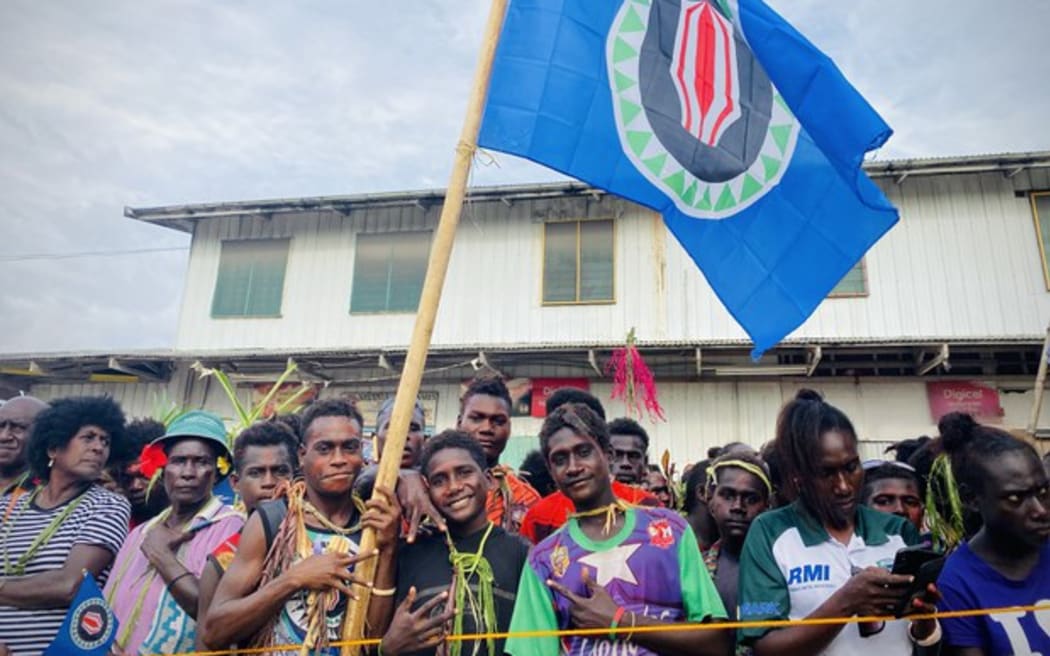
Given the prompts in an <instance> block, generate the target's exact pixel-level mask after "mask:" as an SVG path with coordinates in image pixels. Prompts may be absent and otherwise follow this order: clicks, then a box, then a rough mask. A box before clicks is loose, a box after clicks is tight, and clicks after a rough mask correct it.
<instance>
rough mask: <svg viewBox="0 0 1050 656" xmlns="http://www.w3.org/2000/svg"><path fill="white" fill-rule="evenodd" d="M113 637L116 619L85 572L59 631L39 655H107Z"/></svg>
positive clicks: (91, 577) (115, 630)
mask: <svg viewBox="0 0 1050 656" xmlns="http://www.w3.org/2000/svg"><path fill="white" fill-rule="evenodd" d="M116 635H117V618H116V617H114V616H113V611H112V609H110V607H109V604H107V603H106V599H105V597H103V596H102V590H100V589H99V587H98V583H96V582H95V577H93V576H91V574H90V573H89V572H87V571H85V572H84V580H83V581H81V582H80V589H79V590H77V596H76V597H75V598H74V599H73V603H72V604H71V605H70V606H69V612H68V613H66V619H65V621H63V622H62V628H60V629H59V630H58V635H57V636H55V640H54V642H52V643H51V644H50V645H48V648H47V649H46V650H45V651H44V653H43V654H42V656H69V655H70V654H83V655H94V656H106V654H108V653H109V650H110V647H112V646H113V640H114V639H115V638H116Z"/></svg>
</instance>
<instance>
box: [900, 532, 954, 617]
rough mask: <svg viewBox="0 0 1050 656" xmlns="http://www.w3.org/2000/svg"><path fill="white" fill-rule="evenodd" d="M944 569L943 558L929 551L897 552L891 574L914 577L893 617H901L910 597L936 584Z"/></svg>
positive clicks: (908, 550) (907, 550) (915, 549)
mask: <svg viewBox="0 0 1050 656" xmlns="http://www.w3.org/2000/svg"><path fill="white" fill-rule="evenodd" d="M943 568H944V556H943V555H941V554H939V553H937V552H936V551H930V550H929V549H917V548H908V549H901V550H900V551H898V552H897V557H896V558H895V559H894V561H893V573H894V574H903V575H906V576H914V577H915V578H914V580H912V582H911V585H910V586H909V587H908V593H907V594H905V595H904V597H902V598H901V601H900V603H899V604H897V607H896V608H894V613H893V614H894V615H895V616H897V617H901V616H902V615H904V612H905V611H906V610H907V609H908V602H910V601H911V599H912V597H914V596H916V595H918V594H922V593H923V592H925V591H926V587H927V586H928V585H929V584H931V583H936V582H937V578H938V577H940V575H941V569H943Z"/></svg>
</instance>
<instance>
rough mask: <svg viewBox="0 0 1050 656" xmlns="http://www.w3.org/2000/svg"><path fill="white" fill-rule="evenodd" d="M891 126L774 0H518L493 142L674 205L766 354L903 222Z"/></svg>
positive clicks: (684, 237)
mask: <svg viewBox="0 0 1050 656" xmlns="http://www.w3.org/2000/svg"><path fill="white" fill-rule="evenodd" d="M891 132H892V131H891V130H890V128H889V127H888V126H887V125H886V123H885V122H884V121H883V120H882V118H881V117H879V115H878V114H877V113H876V112H875V110H874V109H872V107H871V106H870V105H869V104H868V103H867V101H865V100H864V98H863V97H862V96H861V95H860V94H859V93H858V92H857V91H856V90H855V89H854V88H853V87H852V86H850V84H849V82H847V81H846V79H845V78H844V77H843V76H842V74H841V73H840V72H839V70H838V69H837V68H836V67H835V65H834V64H833V63H832V62H831V60H830V59H828V58H827V57H826V56H825V55H824V54H823V53H821V52H820V51H819V50H818V49H817V48H816V47H815V46H813V45H812V44H811V43H809V41H807V40H806V38H805V37H803V36H802V35H801V34H799V33H798V32H797V31H796V30H795V29H794V28H793V27H791V26H790V25H789V24H788V23H787V22H785V21H784V20H783V19H782V18H781V17H780V16H779V15H777V14H776V13H775V12H773V11H772V10H771V9H770V8H769V7H767V6H766V5H765V4H764V3H763V2H761V0H620V1H614V0H601V1H597V0H595V1H590V0H586V1H585V0H511V3H510V7H509V9H508V14H507V17H506V20H505V22H504V27H503V32H502V34H501V37H500V43H499V46H498V49H497V52H496V60H495V63H494V67H493V73H492V80H491V83H490V91H489V97H488V103H487V106H486V111H485V116H484V120H483V123H482V129H481V133H480V137H479V145H481V146H482V147H485V148H491V149H495V150H501V151H504V152H508V153H512V154H515V155H519V156H521V157H525V158H527V159H531V160H533V161H535V162H538V163H540V164H543V165H545V166H548V167H551V168H553V169H556V170H558V171H561V172H562V173H565V174H567V175H571V176H573V177H575V178H579V179H580V180H583V181H585V182H587V183H589V184H591V185H594V186H596V187H600V188H602V189H605V190H607V191H609V192H611V193H613V194H616V195H618V196H622V197H624V198H627V199H629V200H632V201H634V202H636V203H639V204H641V205H645V206H647V207H650V208H653V209H655V210H658V211H659V212H661V213H662V215H663V217H664V221H665V223H666V224H667V226H668V228H670V230H671V232H672V233H673V234H674V235H675V236H676V237H677V238H678V241H679V242H680V243H681V244H682V246H683V247H684V248H685V250H686V251H687V252H688V253H689V255H690V257H691V258H692V259H693V260H694V262H696V264H697V265H698V266H699V268H700V269H701V271H702V272H703V274H704V276H705V277H706V279H707V281H708V283H709V284H710V285H711V287H712V289H713V290H714V292H715V294H716V295H717V296H718V298H719V299H720V300H721V301H722V303H723V304H724V305H725V307H726V308H727V309H728V310H729V312H730V314H732V315H733V317H734V318H736V320H737V321H738V322H739V323H740V325H741V326H742V327H743V328H744V330H745V331H746V332H747V334H748V335H749V336H750V337H751V339H752V341H753V342H754V351H753V355H754V356H755V357H757V356H758V355H760V354H761V353H762V352H763V351H765V350H767V349H769V348H770V347H772V346H774V345H775V344H776V343H777V342H779V341H780V340H781V339H783V338H784V337H786V336H787V335H788V334H789V333H790V332H791V331H793V330H794V329H795V328H797V327H798V326H800V325H801V324H802V323H803V322H804V321H805V320H806V319H807V318H808V317H809V316H810V314H812V313H813V311H814V310H815V309H816V307H817V306H818V305H819V304H820V302H821V301H822V300H823V299H824V298H825V297H826V296H827V294H828V293H829V292H830V291H831V290H832V288H833V287H834V286H835V284H836V283H837V282H838V281H839V280H841V279H842V277H843V276H844V275H845V274H846V273H847V272H848V271H849V270H850V268H852V267H853V266H854V264H856V262H857V261H858V260H860V258H861V257H863V255H864V253H865V252H866V251H867V250H868V248H870V247H871V246H872V245H873V244H874V243H875V242H876V241H877V240H878V239H879V238H880V237H881V236H882V235H883V234H884V233H885V232H886V231H887V230H889V229H890V228H891V227H892V226H893V225H894V223H896V221H897V211H896V209H894V207H893V206H892V205H891V204H890V203H889V201H888V200H887V199H886V198H885V196H884V195H883V194H882V192H881V191H880V190H879V189H878V188H877V187H876V186H875V185H874V184H873V183H872V182H871V181H870V180H869V179H868V178H867V176H866V175H865V174H864V173H863V172H862V171H861V169H860V166H861V162H862V160H863V158H864V154H865V153H866V152H867V151H869V150H871V149H874V148H877V147H879V146H880V145H881V144H882V143H884V142H885V141H886V139H887V138H889V136H890V134H891Z"/></svg>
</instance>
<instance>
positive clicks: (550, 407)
mask: <svg viewBox="0 0 1050 656" xmlns="http://www.w3.org/2000/svg"><path fill="white" fill-rule="evenodd" d="M566 403H582V404H584V405H585V406H587V407H588V408H590V409H591V410H594V413H595V414H596V415H598V416H599V417H601V418H602V419H603V420H604V419H605V406H603V405H602V402H601V401H599V400H598V397H597V396H595V395H593V394H591V393H590V392H586V391H584V390H582V389H577V388H575V387H559V388H558V389H556V390H554V391H553V392H551V394H550V396H548V397H547V403H546V411H547V414H548V415H549V414H550V413H552V412H554V411H555V410H557V409H558V408H560V407H561V406H563V405H565V404H566Z"/></svg>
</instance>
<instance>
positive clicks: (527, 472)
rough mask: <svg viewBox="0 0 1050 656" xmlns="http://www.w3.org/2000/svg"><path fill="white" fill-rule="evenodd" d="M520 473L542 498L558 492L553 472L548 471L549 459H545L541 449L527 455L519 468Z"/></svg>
mask: <svg viewBox="0 0 1050 656" xmlns="http://www.w3.org/2000/svg"><path fill="white" fill-rule="evenodd" d="M518 473H519V474H520V475H521V476H522V477H524V478H525V480H526V481H528V483H529V485H531V486H532V489H534V490H536V492H538V493H539V495H540V496H541V497H545V496H547V495H548V494H553V493H555V492H557V491H558V486H557V485H555V484H554V479H553V478H551V472H550V470H549V469H547V459H546V458H544V457H543V454H542V453H540V450H539V449H533V450H532V451H529V452H528V453H526V454H525V458H524V459H523V460H522V461H521V465H520V466H519V467H518Z"/></svg>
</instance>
